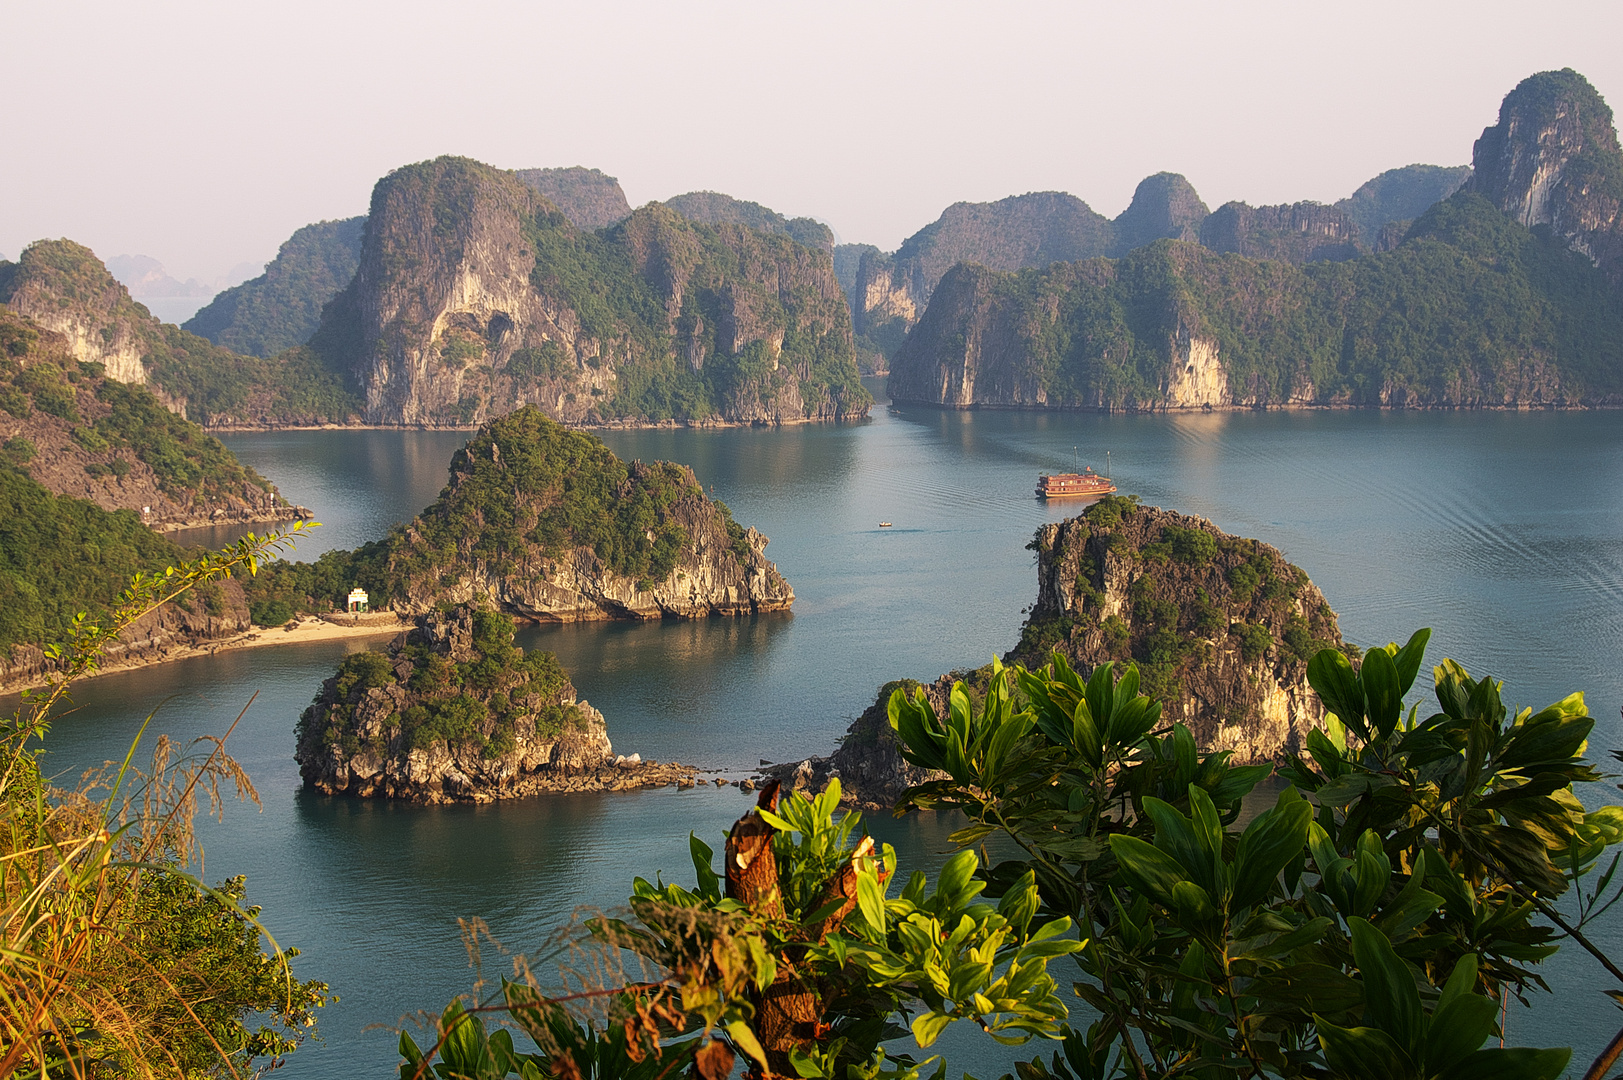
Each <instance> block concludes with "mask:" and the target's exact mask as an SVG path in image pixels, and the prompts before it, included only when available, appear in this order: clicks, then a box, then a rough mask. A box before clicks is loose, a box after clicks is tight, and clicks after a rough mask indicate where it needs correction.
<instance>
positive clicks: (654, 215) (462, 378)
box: [305, 157, 871, 424]
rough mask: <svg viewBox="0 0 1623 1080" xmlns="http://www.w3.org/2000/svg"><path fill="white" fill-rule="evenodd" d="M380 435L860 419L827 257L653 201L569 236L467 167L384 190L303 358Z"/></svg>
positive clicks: (528, 192)
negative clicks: (358, 397) (355, 392)
mask: <svg viewBox="0 0 1623 1080" xmlns="http://www.w3.org/2000/svg"><path fill="white" fill-rule="evenodd" d="M305 351H307V352H309V353H310V354H311V355H314V356H319V357H320V358H321V359H322V361H323V362H324V363H325V365H326V366H327V368H328V369H329V370H333V371H344V372H345V373H346V375H347V376H348V377H349V379H350V380H351V382H352V385H355V386H356V387H357V388H358V389H359V390H360V392H361V394H362V396H363V398H364V406H363V410H362V413H363V416H364V417H365V419H366V420H367V422H370V423H385V424H470V423H477V422H482V421H484V420H485V419H487V418H489V417H492V416H497V415H500V414H502V413H504V412H508V411H510V410H512V409H514V408H516V407H518V406H520V405H525V404H533V405H536V406H538V407H540V408H541V409H543V410H544V411H545V412H546V413H547V414H548V415H550V416H552V417H554V418H556V419H559V420H564V421H569V422H575V423H594V422H607V421H632V422H647V421H657V420H665V419H682V420H692V421H711V422H722V423H756V422H766V423H789V422H797V421H805V420H833V419H840V418H844V417H855V416H862V415H865V414H866V412H867V410H868V407H869V405H870V404H871V399H870V397H869V395H868V394H867V392H866V391H865V390H864V389H863V388H862V385H861V382H860V380H859V377H858V375H857V371H856V366H855V360H854V352H853V349H852V341H851V325H850V315H849V312H848V311H847V309H846V305H845V298H844V295H843V294H842V292H841V290H840V287H839V283H838V281H837V280H836V279H835V277H834V269H833V261H832V259H831V257H830V255H829V253H828V252H826V251H819V250H814V249H812V248H808V247H805V246H803V245H802V244H799V243H796V242H795V241H794V240H793V239H791V238H790V237H788V236H786V235H778V234H768V233H761V232H757V231H755V230H752V229H749V228H746V227H743V226H739V225H733V224H720V225H714V226H711V225H705V224H700V223H697V222H694V221H691V220H688V219H687V218H684V217H682V216H681V215H679V214H677V213H675V212H674V211H672V210H670V209H669V208H667V207H664V206H662V205H660V204H657V203H651V204H649V205H648V206H644V207H642V208H641V209H638V210H636V211H634V212H632V214H631V215H630V216H629V217H628V218H626V219H625V220H624V221H621V222H619V223H618V224H615V225H613V226H611V227H609V228H607V229H603V230H601V231H598V232H588V231H585V230H583V229H581V228H579V227H577V226H576V225H575V224H573V223H572V222H571V221H570V220H569V218H568V217H567V216H565V215H564V214H563V213H562V212H560V211H559V210H558V209H557V208H556V207H554V206H553V205H552V203H550V202H549V201H547V200H546V199H545V198H543V197H542V196H540V195H538V194H537V193H536V192H535V191H534V190H533V189H532V188H530V187H529V186H527V185H525V184H523V183H521V182H520V181H519V180H518V179H517V178H516V177H515V176H514V175H513V174H512V173H508V172H504V171H502V170H499V169H493V168H491V167H489V166H486V165H481V164H479V163H478V162H475V161H470V160H468V159H466V158H450V157H446V158H439V159H436V160H434V161H429V162H423V163H421V164H418V165H410V166H407V167H405V168H402V169H397V170H395V171H394V172H392V173H390V174H389V175H388V176H386V177H384V178H383V179H382V180H381V181H379V183H378V185H377V188H376V189H375V191H374V192H373V197H372V209H371V213H370V215H369V217H368V224H367V230H366V238H365V241H364V244H363V247H362V252H361V261H360V268H359V270H358V271H357V273H356V275H355V279H354V280H353V281H352V282H351V283H350V285H349V287H348V288H346V289H345V290H344V292H343V293H341V294H340V295H339V296H338V297H337V298H336V299H335V300H334V301H333V302H332V303H331V304H330V305H328V307H327V309H326V312H325V314H324V316H323V319H322V324H321V329H320V330H319V331H317V333H316V335H315V336H314V337H313V338H312V339H311V341H310V344H309V345H308V346H307V347H306V350H305Z"/></svg>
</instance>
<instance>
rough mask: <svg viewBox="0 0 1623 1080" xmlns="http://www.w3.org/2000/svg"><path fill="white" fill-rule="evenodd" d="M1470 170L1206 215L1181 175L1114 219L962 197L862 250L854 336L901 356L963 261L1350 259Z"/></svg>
mask: <svg viewBox="0 0 1623 1080" xmlns="http://www.w3.org/2000/svg"><path fill="white" fill-rule="evenodd" d="M1469 172H1470V170H1469V168H1466V167H1463V166H1462V167H1459V168H1452V169H1451V168H1443V167H1440V166H1434V165H1410V166H1406V167H1404V168H1402V169H1390V170H1388V171H1387V172H1384V173H1382V174H1381V175H1380V176H1377V177H1375V178H1373V179H1372V180H1370V181H1368V182H1367V183H1365V184H1364V185H1362V186H1361V187H1360V188H1359V189H1358V190H1357V191H1356V192H1354V193H1353V195H1352V196H1350V197H1348V198H1347V199H1343V200H1341V201H1340V202H1338V203H1336V204H1335V205H1334V206H1326V205H1325V204H1323V203H1315V202H1301V203H1295V204H1289V205H1278V206H1256V207H1254V206H1250V205H1248V204H1246V203H1243V202H1230V203H1226V204H1224V205H1223V206H1221V207H1218V209H1217V210H1216V211H1208V209H1207V207H1206V204H1205V203H1204V202H1203V201H1202V200H1201V198H1200V195H1199V193H1197V192H1196V191H1195V188H1194V186H1193V185H1191V184H1190V183H1189V181H1188V180H1187V179H1186V178H1184V177H1183V176H1181V175H1179V174H1178V173H1170V172H1162V173H1156V174H1154V175H1152V176H1148V177H1146V178H1145V179H1144V180H1142V181H1141V182H1140V183H1139V185H1138V187H1137V188H1136V189H1135V190H1134V192H1133V200H1132V202H1131V204H1130V205H1129V206H1128V207H1127V209H1126V210H1124V211H1122V212H1121V214H1119V215H1117V217H1116V218H1115V219H1114V220H1110V219H1107V218H1105V217H1103V216H1102V215H1100V214H1097V213H1095V212H1094V211H1093V210H1092V208H1090V207H1089V206H1088V204H1087V203H1085V202H1083V201H1082V200H1081V199H1078V198H1076V197H1075V196H1074V195H1069V194H1066V193H1065V192H1058V191H1049V192H1034V193H1031V194H1028V195H1017V196H1013V197H1010V198H1007V199H1002V200H999V201H998V202H993V203H955V204H954V205H952V206H951V207H948V208H947V210H946V211H945V212H944V213H943V214H942V215H941V217H940V218H939V219H937V220H936V221H935V222H933V223H931V224H930V225H927V226H925V227H924V228H923V229H921V230H919V231H918V232H917V233H915V234H914V235H913V236H911V237H909V238H908V239H907V240H906V241H905V242H904V243H903V244H902V246H901V247H900V248H898V249H897V251H896V252H895V253H894V254H886V253H883V252H879V251H877V250H876V251H873V252H866V253H864V254H863V255H862V256H861V261H860V263H859V264H858V268H857V271H856V275H855V278H854V280H853V281H852V283H851V285H850V287H849V288H848V290H847V291H848V293H849V294H850V296H851V314H852V320H853V327H854V329H855V332H856V334H857V336H858V339H859V342H862V343H866V344H869V345H871V346H872V347H874V348H877V349H879V350H880V351H881V352H883V353H885V354H886V355H887V356H891V355H894V353H895V351H896V350H897V349H898V348H899V347H900V346H901V343H902V340H903V339H904V338H905V337H906V335H907V332H908V331H909V330H910V329H911V328H912V327H913V325H914V324H916V323H917V322H918V321H919V319H920V318H921V317H922V315H923V313H924V310H925V308H926V307H927V306H928V304H929V302H930V298H931V296H932V294H933V293H934V291H935V288H936V286H937V284H939V282H940V281H941V279H942V277H943V276H945V274H946V273H947V271H948V270H949V269H951V268H952V267H953V266H954V265H956V264H957V263H960V262H970V263H978V264H980V265H982V266H986V267H988V268H990V269H993V270H1001V271H1015V270H1024V269H1041V268H1043V267H1046V266H1049V265H1051V264H1053V263H1056V262H1077V261H1080V260H1084V259H1091V258H1098V257H1101V256H1109V257H1114V258H1120V257H1121V256H1123V255H1126V254H1127V253H1128V252H1130V251H1133V250H1135V249H1137V248H1140V247H1143V246H1144V245H1146V244H1151V243H1154V242H1155V241H1157V240H1179V241H1183V242H1185V243H1198V244H1201V245H1204V246H1205V247H1208V248H1211V249H1212V250H1214V251H1224V252H1234V253H1236V254H1243V255H1248V256H1251V257H1253V258H1261V259H1277V260H1281V261H1284V262H1289V263H1294V264H1296V265H1302V264H1305V263H1308V262H1315V261H1321V260H1342V259H1350V258H1354V257H1356V256H1357V255H1359V254H1362V253H1364V252H1366V251H1370V250H1373V249H1376V248H1378V247H1380V246H1381V239H1380V237H1381V228H1382V226H1384V225H1386V224H1387V223H1388V222H1394V221H1402V223H1403V227H1404V228H1407V226H1408V224H1409V221H1410V219H1412V218H1414V217H1417V216H1419V214H1420V213H1422V212H1424V210H1425V209H1426V208H1427V207H1429V206H1431V205H1432V204H1433V203H1435V202H1437V201H1438V200H1439V199H1442V198H1444V197H1446V196H1447V195H1449V194H1452V193H1453V192H1454V191H1455V190H1456V189H1457V188H1458V187H1459V186H1460V183H1461V182H1462V181H1463V180H1464V177H1465V175H1466V174H1468V173H1469Z"/></svg>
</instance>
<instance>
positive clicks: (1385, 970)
mask: <svg viewBox="0 0 1623 1080" xmlns="http://www.w3.org/2000/svg"><path fill="white" fill-rule="evenodd" d="M1347 929H1348V930H1350V931H1351V932H1352V946H1353V958H1354V959H1355V960H1356V961H1357V962H1358V970H1359V973H1360V974H1361V975H1362V976H1363V978H1364V1019H1365V1020H1367V1021H1370V1022H1372V1023H1373V1024H1374V1026H1375V1027H1378V1028H1380V1029H1381V1030H1382V1031H1384V1032H1386V1033H1387V1034H1388V1035H1390V1036H1391V1037H1392V1040H1393V1042H1394V1043H1396V1044H1397V1045H1398V1046H1399V1047H1400V1048H1402V1050H1403V1051H1404V1052H1405V1054H1407V1055H1408V1057H1409V1060H1411V1061H1415V1060H1419V1058H1420V1048H1421V1040H1422V1039H1423V1038H1424V1036H1425V1014H1424V1013H1423V1012H1422V1011H1421V1009H1420V991H1419V990H1418V989H1417V988H1416V986H1415V979H1414V974H1413V973H1412V972H1411V971H1410V970H1409V965H1408V964H1405V963H1404V962H1403V961H1402V960H1401V959H1400V958H1399V957H1398V954H1397V952H1396V951H1395V950H1394V949H1393V948H1392V943H1391V942H1390V941H1388V940H1386V935H1385V934H1383V933H1381V932H1380V931H1379V930H1377V929H1375V927H1374V926H1372V925H1370V923H1369V922H1368V921H1366V920H1364V919H1360V918H1357V917H1356V916H1355V917H1353V918H1350V919H1348V920H1347Z"/></svg>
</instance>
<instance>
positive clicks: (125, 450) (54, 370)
mask: <svg viewBox="0 0 1623 1080" xmlns="http://www.w3.org/2000/svg"><path fill="white" fill-rule="evenodd" d="M0 406H3V409H0V443H4V444H5V447H4V450H3V451H0V453H3V455H4V465H5V466H9V467H10V468H14V469H16V470H18V471H19V472H21V473H23V474H24V475H26V476H27V477H28V478H29V479H31V480H33V481H34V482H35V483H37V484H39V485H40V486H42V487H44V488H45V489H46V490H47V491H50V492H51V493H52V494H55V495H67V496H72V497H74V498H79V499H86V500H88V501H90V502H92V503H95V504H96V505H97V506H99V507H101V508H102V509H103V510H130V511H134V512H135V513H136V514H137V515H139V517H140V520H141V522H142V523H143V524H145V525H146V526H148V527H149V528H151V529H155V530H158V531H160V532H162V531H167V530H172V529H183V528H188V527H191V526H196V525H225V524H236V523H250V522H262V521H291V520H292V519H294V518H295V517H304V516H308V511H304V510H302V508H298V507H293V506H290V505H289V504H288V503H287V501H286V500H285V499H283V498H282V497H281V495H280V494H279V493H278V492H277V490H276V488H275V486H274V485H272V484H271V483H270V482H269V481H267V480H266V479H265V478H264V477H262V476H260V475H259V474H258V473H256V472H254V471H253V470H252V469H249V468H246V467H245V466H243V465H242V464H241V463H240V462H238V461H237V460H236V458H235V457H233V456H232V454H231V452H230V451H229V450H227V449H226V448H225V447H224V446H222V445H221V444H220V443H219V441H218V440H216V439H214V438H213V437H212V436H209V435H207V434H206V433H204V432H203V431H201V430H199V429H198V428H197V426H196V425H194V424H191V423H189V422H187V421H185V420H183V419H181V418H180V417H178V416H175V415H174V414H173V413H171V412H169V411H168V410H167V409H166V408H165V407H164V405H163V403H162V401H160V400H159V399H158V398H157V397H155V396H154V395H153V394H152V393H151V392H150V391H149V390H148V389H147V388H145V387H141V386H131V385H127V384H122V383H120V382H118V381H117V380H114V379H110V378H108V377H107V376H105V375H103V374H98V373H96V371H95V369H94V368H91V369H89V370H86V369H84V368H83V367H81V366H80V363H79V362H78V361H77V360H76V359H75V358H74V356H73V353H72V349H71V347H70V346H69V342H68V339H66V338H65V337H63V336H62V335H61V334H56V333H52V332H51V331H49V330H43V329H41V328H40V327H39V326H38V325H37V324H35V323H33V322H32V321H31V320H29V319H26V318H23V317H22V316H20V315H17V314H15V313H13V312H12V311H10V310H8V309H6V308H3V307H0Z"/></svg>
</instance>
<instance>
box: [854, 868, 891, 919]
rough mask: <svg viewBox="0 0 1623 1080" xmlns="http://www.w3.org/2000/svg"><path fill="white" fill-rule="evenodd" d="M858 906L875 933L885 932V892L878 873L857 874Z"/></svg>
mask: <svg viewBox="0 0 1623 1080" xmlns="http://www.w3.org/2000/svg"><path fill="white" fill-rule="evenodd" d="M857 907H858V908H859V909H860V910H861V912H862V918H863V921H864V922H866V923H867V924H868V925H869V926H870V927H872V928H873V931H874V933H876V934H883V933H884V932H885V893H884V890H883V888H881V886H880V884H879V878H878V877H877V876H876V875H874V874H858V875H857Z"/></svg>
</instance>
